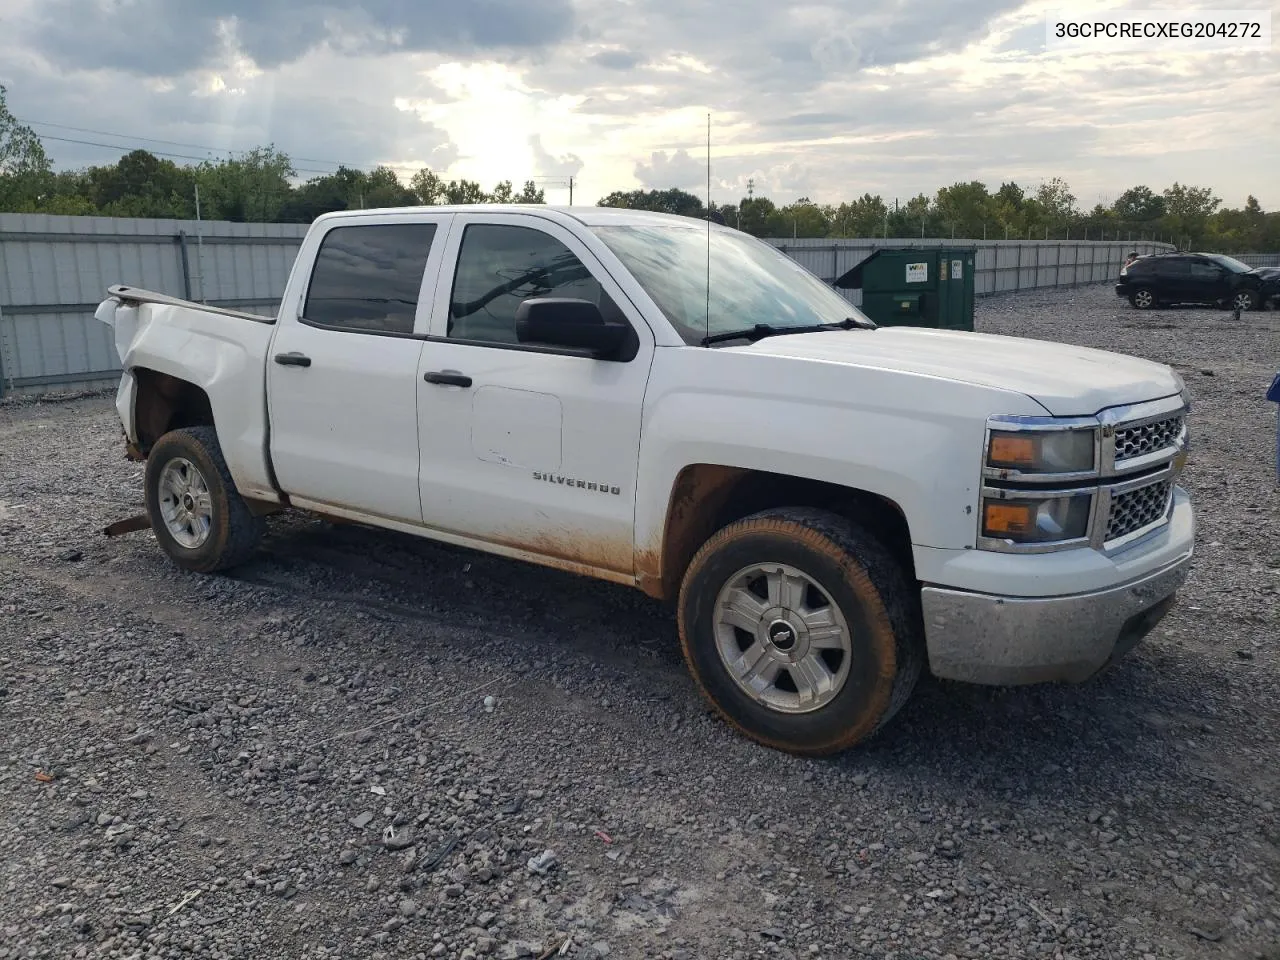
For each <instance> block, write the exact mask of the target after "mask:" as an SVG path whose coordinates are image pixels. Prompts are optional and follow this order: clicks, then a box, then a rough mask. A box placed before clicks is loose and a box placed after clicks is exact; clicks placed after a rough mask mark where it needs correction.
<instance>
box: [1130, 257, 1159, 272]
mask: <svg viewBox="0 0 1280 960" xmlns="http://www.w3.org/2000/svg"><path fill="white" fill-rule="evenodd" d="M1155 269H1156V265H1155V262H1154V261H1152V260H1135V261H1133V263H1131V264H1129V270H1128V272H1129V273H1131V274H1133V273H1142V274H1146V273H1155Z"/></svg>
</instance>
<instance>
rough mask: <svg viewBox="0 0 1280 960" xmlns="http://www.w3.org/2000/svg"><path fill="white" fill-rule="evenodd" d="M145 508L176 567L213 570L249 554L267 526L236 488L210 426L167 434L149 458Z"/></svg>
mask: <svg viewBox="0 0 1280 960" xmlns="http://www.w3.org/2000/svg"><path fill="white" fill-rule="evenodd" d="M146 497H147V513H148V515H149V516H150V518H151V529H152V530H154V531H155V535H156V539H157V540H158V541H159V542H160V546H161V547H162V548H163V549H164V552H165V553H167V554H168V555H169V556H170V557H171V558H172V559H173V560H174V562H176V563H177V564H178V565H179V566H180V567H183V568H184V569H187V570H193V571H195V572H197V573H214V572H216V571H218V570H227V569H230V568H231V567H235V566H239V565H240V564H242V563H244V562H245V561H246V560H248V559H249V557H250V556H252V555H253V552H254V550H255V549H256V548H257V546H258V541H259V540H261V539H262V535H263V533H264V532H265V530H266V521H265V520H264V519H263V518H262V517H256V516H254V515H253V513H252V512H251V511H250V510H249V505H248V504H247V503H245V502H244V499H243V498H242V497H241V496H240V494H239V493H237V492H236V488H235V484H234V483H233V482H232V480H231V471H230V470H228V469H227V462H226V460H225V459H224V458H223V456H222V448H221V447H220V446H219V445H218V435H217V433H216V432H215V431H214V429H213V427H186V428H184V429H181V430H174V431H172V432H170V433H166V434H165V435H164V436H163V437H161V438H160V439H159V440H157V441H156V443H155V446H153V447H152V448H151V453H150V454H149V455H148V457H147V475H146Z"/></svg>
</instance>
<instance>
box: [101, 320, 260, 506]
mask: <svg viewBox="0 0 1280 960" xmlns="http://www.w3.org/2000/svg"><path fill="white" fill-rule="evenodd" d="M97 315H98V317H99V319H103V318H104V317H106V316H110V318H111V322H112V325H113V326H114V327H115V330H116V349H117V351H118V352H119V354H120V363H121V365H122V366H123V367H124V370H125V374H124V376H123V377H122V379H121V384H120V390H119V392H118V395H117V406H118V408H119V410H120V415H121V421H122V423H123V424H124V425H125V430H126V432H127V433H128V436H129V439H130V440H133V441H136V440H137V439H138V437H137V433H136V427H135V425H134V411H133V403H134V391H135V383H134V371H135V370H138V369H144V370H154V371H155V372H157V373H165V374H169V375H170V376H172V377H176V378H178V379H179V380H185V381H187V382H189V383H194V384H196V385H197V386H199V387H200V388H202V389H203V390H204V392H205V393H206V394H208V396H209V404H210V406H211V407H212V408H213V415H214V425H215V429H216V430H217V432H218V443H219V444H220V445H221V446H222V450H223V455H224V456H225V457H226V460H227V467H228V469H229V470H230V471H231V477H232V479H233V480H234V481H235V483H236V488H237V489H238V490H240V491H241V493H243V494H244V495H245V496H246V497H256V498H260V499H265V500H272V501H274V500H276V499H277V494H276V489H275V486H274V485H273V483H272V481H271V469H270V464H269V461H268V459H267V418H266V412H267V402H266V375H265V365H266V359H267V352H268V349H269V347H270V345H271V338H272V334H273V332H274V330H275V327H274V325H273V324H272V323H270V322H263V321H262V318H258V319H257V320H251V319H248V318H247V316H246V315H242V316H237V315H235V314H233V313H231V312H230V311H222V312H212V311H209V310H207V309H203V308H202V307H201V306H200V305H199V304H194V303H193V304H188V305H185V306H182V305H177V304H171V303H151V302H148V303H141V304H137V305H134V304H131V303H125V304H120V303H119V301H118V300H117V299H115V298H112V299H109V300H106V301H104V303H103V304H102V305H101V306H100V307H99V308H98V314H97Z"/></svg>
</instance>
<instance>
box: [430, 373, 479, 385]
mask: <svg viewBox="0 0 1280 960" xmlns="http://www.w3.org/2000/svg"><path fill="white" fill-rule="evenodd" d="M422 379H423V380H425V381H427V383H439V384H443V385H445V386H448V387H469V386H471V378H470V377H468V376H467V375H466V374H463V373H445V372H443V371H432V372H431V373H426V374H423V376H422Z"/></svg>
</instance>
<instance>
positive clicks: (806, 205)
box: [769, 197, 834, 237]
mask: <svg viewBox="0 0 1280 960" xmlns="http://www.w3.org/2000/svg"><path fill="white" fill-rule="evenodd" d="M833 214H834V211H833V210H832V209H830V208H829V207H820V206H818V205H817V204H816V203H814V202H813V201H812V200H810V199H809V198H808V197H801V198H800V199H799V200H797V201H795V203H789V204H787V205H786V206H785V207H781V208H779V210H778V211H777V213H776V214H775V215H774V217H771V218H770V219H769V227H770V228H771V230H774V231H780V233H778V234H777V235H780V236H784V237H825V236H826V235H827V233H828V232H829V231H830V229H831V217H832V216H833Z"/></svg>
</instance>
